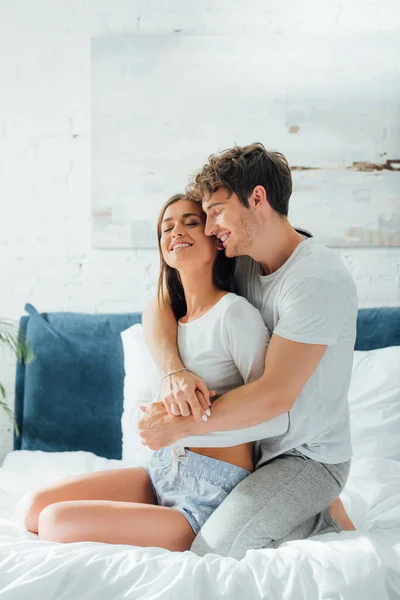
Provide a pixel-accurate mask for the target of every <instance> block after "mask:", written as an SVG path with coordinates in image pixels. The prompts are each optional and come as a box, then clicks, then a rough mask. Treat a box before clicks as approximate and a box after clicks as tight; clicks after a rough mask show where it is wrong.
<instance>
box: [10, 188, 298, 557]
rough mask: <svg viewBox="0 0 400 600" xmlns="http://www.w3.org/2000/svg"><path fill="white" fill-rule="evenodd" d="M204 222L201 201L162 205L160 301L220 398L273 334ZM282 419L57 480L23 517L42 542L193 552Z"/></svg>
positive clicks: (190, 364)
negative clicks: (142, 461) (141, 462)
mask: <svg viewBox="0 0 400 600" xmlns="http://www.w3.org/2000/svg"><path fill="white" fill-rule="evenodd" d="M204 227H205V214H204V212H203V210H202V208H201V205H200V204H198V203H196V202H193V201H190V200H187V199H186V198H185V196H183V195H181V194H177V195H175V196H173V197H172V198H170V200H168V202H167V203H166V204H165V206H164V207H163V209H162V211H161V214H160V217H159V220H158V226H157V230H158V240H159V250H160V261H161V272H160V278H159V299H160V302H162V301H163V298H164V297H165V292H167V294H168V297H169V298H171V305H172V308H173V310H174V313H175V316H176V318H177V319H178V321H179V323H178V346H179V351H180V353H181V357H182V359H183V363H184V364H185V366H186V368H187V369H189V370H193V371H194V372H196V374H198V375H199V376H200V377H202V378H203V379H204V380H205V382H206V383H207V386H208V388H209V389H213V390H215V391H216V393H217V396H219V395H221V394H224V393H226V392H227V391H229V390H230V389H233V388H234V387H237V386H239V385H242V384H243V383H247V382H250V381H253V380H256V379H258V378H259V377H260V376H261V375H262V373H263V369H264V359H265V352H266V347H267V343H268V340H269V334H268V332H267V330H266V328H265V325H264V322H263V320H262V317H261V315H260V313H259V312H258V311H257V310H256V309H255V308H254V307H253V306H252V305H251V304H250V303H249V302H247V300H245V299H244V298H242V297H240V296H237V295H236V294H234V293H232V292H231V290H232V273H233V262H232V261H231V260H230V259H228V258H226V256H225V254H224V253H223V252H219V250H218V248H217V240H216V239H215V238H211V237H208V236H206V235H205V232H204ZM165 287H166V290H165ZM169 375H170V374H169ZM167 376H168V375H167ZM202 409H203V410H206V411H207V407H206V406H203V407H202ZM285 419H286V415H284V416H282V417H281V418H278V419H277V421H276V427H275V428H274V426H273V425H271V424H267V425H266V426H267V428H269V429H268V431H265V426H264V428H262V426H257V427H255V428H248V429H249V430H254V431H252V434H253V435H252V436H250V438H249V436H248V435H247V437H246V438H245V439H246V441H245V442H244V443H241V440H242V439H243V436H242V435H241V432H242V431H245V430H240V431H238V432H222V434H221V436H222V437H221V438H220V439H218V435H215V434H210V436H200V437H201V438H202V439H203V437H206V438H207V439H208V440H215V446H216V447H211V448H209V447H196V448H193V445H194V444H196V440H194V438H193V437H192V438H191V442H192V445H191V446H190V448H188V447H187V444H185V440H180V444H181V446H178V447H175V448H164V449H162V450H160V451H158V452H156V453H155V454H154V455H153V456H152V458H151V460H150V461H149V463H148V465H146V467H145V468H142V467H136V468H130V469H117V470H109V471H105V472H100V473H92V474H88V475H83V476H78V477H74V478H70V479H68V480H64V481H61V482H58V483H57V482H56V483H55V484H54V485H52V486H49V487H46V488H45V489H42V490H38V491H36V492H34V493H31V494H28V495H27V496H25V497H24V498H23V499H22V500H20V502H19V503H18V505H17V518H18V520H19V521H20V522H22V524H23V525H24V526H25V527H26V528H27V529H28V530H29V531H32V532H34V533H39V537H40V539H42V540H52V541H59V542H73V541H99V542H107V543H115V544H131V545H136V546H157V547H162V548H166V549H169V550H180V551H183V550H188V549H189V548H190V546H191V544H192V542H193V540H194V538H195V536H196V534H197V533H198V531H199V530H200V528H201V527H202V525H203V524H204V522H205V521H206V520H207V518H208V517H209V516H210V515H211V514H212V512H213V511H214V510H215V509H216V508H217V507H218V506H219V504H220V503H221V502H222V501H223V500H224V498H225V497H226V496H227V495H228V494H229V492H230V491H231V490H232V489H233V488H234V487H235V486H236V485H237V484H238V483H239V482H240V481H241V480H242V479H244V478H245V477H246V476H247V475H249V474H250V472H251V471H252V470H253V457H252V453H253V444H252V442H249V439H253V440H255V439H261V438H265V437H268V435H270V436H272V435H278V434H281V433H284V431H285V430H286V428H287V420H285ZM270 423H272V422H270ZM260 427H261V429H260ZM195 437H197V436H195ZM221 439H222V440H223V441H222V442H221ZM197 442H199V440H197ZM202 443H204V442H202ZM211 443H213V442H211ZM196 445H200V444H199V443H197V444H196ZM205 445H207V446H209V445H210V442H208V443H207V444H205ZM221 445H225V446H228V447H217V446H221Z"/></svg>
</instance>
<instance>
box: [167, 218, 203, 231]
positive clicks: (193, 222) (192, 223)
mask: <svg viewBox="0 0 400 600" xmlns="http://www.w3.org/2000/svg"><path fill="white" fill-rule="evenodd" d="M185 225H186V227H196V225H200V222H198V221H192V222H191V223H186V224H185ZM172 229H173V227H168V228H167V229H164V231H163V233H168V231H172Z"/></svg>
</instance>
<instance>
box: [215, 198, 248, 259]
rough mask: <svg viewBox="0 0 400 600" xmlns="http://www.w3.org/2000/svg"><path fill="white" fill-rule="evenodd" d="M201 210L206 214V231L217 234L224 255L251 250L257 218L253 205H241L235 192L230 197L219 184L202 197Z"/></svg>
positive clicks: (234, 254) (243, 253)
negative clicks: (247, 206)
mask: <svg viewBox="0 0 400 600" xmlns="http://www.w3.org/2000/svg"><path fill="white" fill-rule="evenodd" d="M203 210H204V211H205V213H206V215H207V221H206V228H205V234H206V235H215V236H217V238H218V239H219V240H220V242H221V244H222V246H223V248H224V250H225V254H226V256H228V257H229V258H232V257H234V256H242V255H247V254H249V253H250V251H251V248H252V245H253V244H254V242H255V236H256V232H257V220H256V217H255V215H254V213H253V211H252V209H251V208H246V207H245V206H243V204H241V202H240V201H239V198H238V197H237V196H236V194H232V195H231V196H230V197H229V194H228V192H227V191H226V190H225V189H224V188H220V189H219V190H217V191H216V192H214V193H213V194H212V195H211V196H208V197H205V198H204V200H203ZM222 246H221V247H220V249H222Z"/></svg>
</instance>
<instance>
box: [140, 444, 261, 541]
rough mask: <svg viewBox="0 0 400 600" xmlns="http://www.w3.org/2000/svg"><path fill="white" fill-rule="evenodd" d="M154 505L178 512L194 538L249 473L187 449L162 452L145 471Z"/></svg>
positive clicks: (146, 466) (154, 456) (153, 458)
mask: <svg viewBox="0 0 400 600" xmlns="http://www.w3.org/2000/svg"><path fill="white" fill-rule="evenodd" d="M144 468H145V469H146V471H147V474H148V476H149V478H150V481H151V484H152V486H153V491H154V496H155V498H156V501H157V504H159V505H160V506H168V507H170V508H175V509H176V510H179V511H180V512H181V513H183V515H184V516H185V517H186V519H187V520H188V522H189V525H190V526H191V528H192V529H193V531H194V533H195V535H197V534H198V532H199V531H200V529H201V528H202V526H203V525H204V523H205V522H206V521H207V519H208V518H209V517H210V516H211V515H212V513H213V512H214V510H215V509H216V508H218V506H219V505H220V504H221V502H222V501H223V500H224V499H225V498H226V497H227V495H228V494H229V493H230V492H231V491H232V490H233V488H234V487H236V486H237V484H238V483H239V482H240V481H242V479H244V478H245V477H247V476H248V475H250V473H251V471H247V470H246V469H242V468H241V467H237V466H236V465H232V464H230V463H227V462H224V461H222V460H217V459H216V458H210V457H209V456H204V455H202V454H197V453H196V452H192V451H191V450H188V449H187V448H169V447H168V448H162V450H158V451H157V452H155V453H154V454H153V456H152V457H151V459H150V460H149V462H148V463H147V464H146V465H145V467H144Z"/></svg>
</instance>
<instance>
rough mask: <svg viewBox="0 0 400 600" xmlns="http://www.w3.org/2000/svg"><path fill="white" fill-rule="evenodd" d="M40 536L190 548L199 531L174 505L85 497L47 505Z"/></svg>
mask: <svg viewBox="0 0 400 600" xmlns="http://www.w3.org/2000/svg"><path fill="white" fill-rule="evenodd" d="M39 537H40V539H41V540H46V541H53V542H84V541H86V542H105V543H108V544H129V545H133V546H153V547H154V546H155V547H157V548H165V549H167V550H172V551H181V552H183V551H184V550H189V548H190V546H191V544H192V542H193V540H194V537H195V534H194V533H193V530H192V528H191V527H190V525H189V523H188V521H187V520H186V518H185V517H184V515H183V514H182V513H181V512H179V511H178V510H175V509H174V508H167V507H164V506H154V505H153V506H152V505H148V504H135V503H132V502H109V501H104V500H83V501H77V500H75V501H70V502H58V503H57V504H51V505H50V506H47V508H45V509H44V510H43V511H42V512H41V513H40V516H39Z"/></svg>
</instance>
